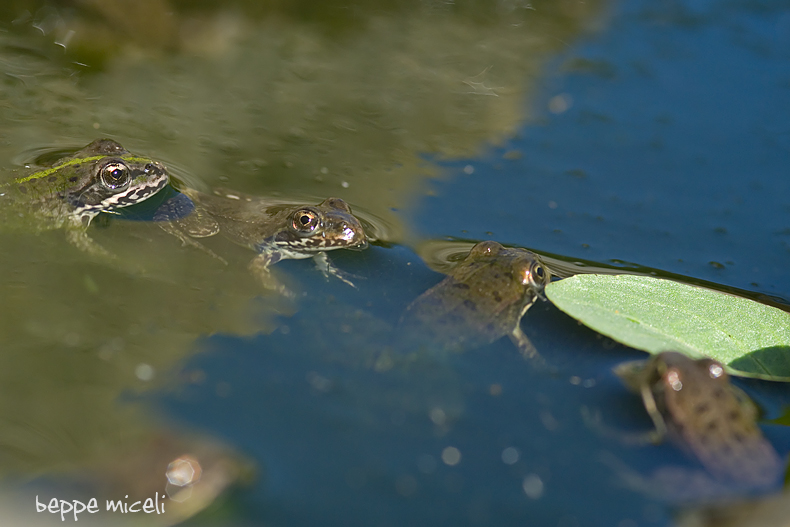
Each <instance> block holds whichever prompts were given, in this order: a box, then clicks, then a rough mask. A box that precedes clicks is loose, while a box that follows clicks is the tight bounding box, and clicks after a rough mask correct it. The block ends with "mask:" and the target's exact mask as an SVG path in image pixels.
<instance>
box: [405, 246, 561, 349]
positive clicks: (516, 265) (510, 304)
mask: <svg viewBox="0 0 790 527" xmlns="http://www.w3.org/2000/svg"><path fill="white" fill-rule="evenodd" d="M550 281H551V274H550V273H549V271H548V269H546V268H545V267H544V266H543V264H542V263H541V261H540V259H539V258H538V256H537V255H536V254H534V253H531V252H529V251H527V250H525V249H510V248H505V247H503V246H502V245H500V244H499V243H497V242H493V241H485V242H480V243H478V244H477V245H475V246H474V247H472V250H471V251H470V252H469V255H468V256H467V257H466V258H464V259H463V261H461V262H460V263H459V264H458V265H457V266H456V267H455V268H454V269H452V271H450V273H449V276H447V278H445V279H444V280H442V281H441V282H440V283H439V284H437V285H435V286H434V287H432V288H431V289H429V290H428V291H426V292H425V293H423V294H422V295H420V296H419V297H418V298H417V299H416V300H414V302H412V303H411V305H409V307H407V308H406V310H405V312H404V313H403V316H402V317H401V320H400V328H401V329H402V330H404V331H408V332H409V333H412V334H414V335H418V336H419V338H420V339H422V340H423V341H424V340H426V339H427V340H428V342H430V343H432V344H437V345H439V346H441V347H443V348H445V349H451V350H460V349H466V348H473V347H477V346H482V345H485V344H489V343H491V342H494V341H495V340H497V339H499V338H501V337H503V336H505V335H507V336H509V337H510V339H511V340H512V341H513V343H514V344H515V345H516V346H517V347H518V348H519V350H520V351H521V352H522V353H523V354H524V356H525V357H529V358H537V357H538V353H537V351H536V350H535V346H533V345H532V343H531V342H530V340H529V338H527V336H526V335H525V334H524V332H523V331H522V330H521V326H520V322H521V317H523V316H524V314H525V313H526V312H527V310H528V309H529V308H530V307H531V306H532V304H534V303H535V300H536V299H537V298H538V296H540V295H541V294H542V293H543V288H544V287H545V286H546V284H548V283H549V282H550Z"/></svg>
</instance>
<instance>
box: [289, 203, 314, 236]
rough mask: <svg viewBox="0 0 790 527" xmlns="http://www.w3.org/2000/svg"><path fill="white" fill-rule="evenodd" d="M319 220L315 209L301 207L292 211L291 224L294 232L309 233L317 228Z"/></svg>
mask: <svg viewBox="0 0 790 527" xmlns="http://www.w3.org/2000/svg"><path fill="white" fill-rule="evenodd" d="M320 223H321V220H320V219H319V217H318V214H317V213H316V212H315V211H312V210H310V209H301V210H297V211H296V212H294V215H293V219H292V222H291V225H292V226H293V228H294V230H295V231H296V232H299V233H302V234H310V233H311V232H313V231H314V230H316V229H317V228H318V226H319V225H320Z"/></svg>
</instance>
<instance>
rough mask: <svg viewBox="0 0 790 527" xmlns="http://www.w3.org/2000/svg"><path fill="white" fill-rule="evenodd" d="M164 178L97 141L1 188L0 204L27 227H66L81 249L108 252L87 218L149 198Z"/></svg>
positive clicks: (155, 168) (159, 170) (148, 163)
mask: <svg viewBox="0 0 790 527" xmlns="http://www.w3.org/2000/svg"><path fill="white" fill-rule="evenodd" d="M168 181H169V177H168V174H167V171H166V170H165V168H164V167H163V166H162V165H161V164H159V163H157V162H156V161H153V160H151V159H148V158H145V157H139V156H136V155H134V154H131V153H129V152H128V151H127V150H126V149H124V148H123V147H122V146H121V145H120V144H118V143H116V142H115V141H112V140H110V139H99V140H96V141H94V142H92V143H91V144H89V145H88V146H86V147H85V148H83V149H82V150H80V151H78V152H76V153H75V154H74V155H72V156H69V157H66V158H63V159H60V160H59V161H57V162H56V163H55V164H53V165H52V166H51V167H49V168H43V169H40V170H37V171H35V172H33V173H31V174H29V175H27V176H23V177H19V178H17V179H15V180H13V181H11V182H10V183H7V184H5V185H2V186H0V207H2V208H3V210H4V211H5V212H6V213H8V214H10V215H15V216H17V217H22V218H23V221H24V222H25V225H26V226H27V227H28V228H30V227H32V228H35V229H39V230H47V229H59V228H64V229H66V232H67V236H68V239H69V241H71V242H72V243H74V244H75V245H76V246H78V247H79V248H81V249H83V250H85V251H88V252H90V253H93V254H99V255H104V256H108V253H107V252H106V251H105V250H104V249H102V248H101V247H99V246H98V245H97V244H96V243H95V242H93V241H92V240H91V238H90V237H89V236H88V234H87V227H88V225H89V224H90V222H91V220H92V219H93V218H94V217H95V216H96V215H98V214H99V213H101V212H112V211H115V210H117V209H120V208H123V207H128V206H130V205H134V204H136V203H140V202H142V201H144V200H146V199H148V198H150V197H151V196H153V195H154V194H156V193H157V192H159V191H160V190H162V189H163V188H164V187H165V185H167V183H168ZM8 217H9V218H10V217H11V216H8Z"/></svg>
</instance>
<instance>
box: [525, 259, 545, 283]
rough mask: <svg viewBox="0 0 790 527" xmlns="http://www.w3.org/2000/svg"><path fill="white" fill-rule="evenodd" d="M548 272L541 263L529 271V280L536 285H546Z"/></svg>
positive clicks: (533, 265) (535, 264) (534, 265)
mask: <svg viewBox="0 0 790 527" xmlns="http://www.w3.org/2000/svg"><path fill="white" fill-rule="evenodd" d="M547 275H548V271H546V269H545V268H544V267H543V266H542V265H540V264H539V263H534V264H532V268H531V269H530V271H529V279H530V281H531V282H532V283H533V284H534V285H541V286H542V285H544V284H545V283H546V276H547Z"/></svg>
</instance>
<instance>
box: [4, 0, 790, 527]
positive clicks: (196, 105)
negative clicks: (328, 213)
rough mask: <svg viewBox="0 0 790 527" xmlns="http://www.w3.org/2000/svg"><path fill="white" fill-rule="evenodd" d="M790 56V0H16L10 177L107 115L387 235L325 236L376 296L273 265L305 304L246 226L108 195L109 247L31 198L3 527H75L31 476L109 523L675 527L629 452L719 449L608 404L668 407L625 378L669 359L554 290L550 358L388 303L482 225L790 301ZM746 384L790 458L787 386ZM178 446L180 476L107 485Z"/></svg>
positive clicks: (12, 268)
mask: <svg viewBox="0 0 790 527" xmlns="http://www.w3.org/2000/svg"><path fill="white" fill-rule="evenodd" d="M788 59H790V4H788V3H787V2H783V1H779V0H776V1H768V0H766V1H759V2H746V1H743V2H739V1H735V0H727V1H725V0H710V1H692V0H686V1H681V0H677V1H675V0H673V1H669V2H661V3H659V4H657V3H655V2H649V1H647V0H632V1H628V2H626V1H620V2H614V1H613V2H603V1H593V2H591V1H588V2H585V3H580V2H575V1H571V0H563V1H559V2H557V1H545V2H522V1H520V0H498V1H496V2H483V1H479V2H475V1H471V0H470V1H467V2H433V1H427V0H422V1H418V0H412V1H409V0H405V1H401V2H385V1H380V0H379V1H375V0H370V1H367V2H358V3H355V4H353V5H352V4H349V5H340V4H338V5H331V6H329V5H327V6H324V5H323V3H320V5H314V4H313V3H311V2H300V1H297V0H294V1H292V2H280V3H271V4H269V3H266V4H265V5H259V4H258V3H256V2H244V1H241V0H239V1H237V2H230V3H228V2H223V3H215V4H212V3H210V2H188V1H186V0H181V1H176V0H173V1H171V2H169V3H168V2H167V0H145V1H143V2H136V3H123V2H118V3H115V2H102V1H100V0H95V1H93V0H86V1H84V2H79V3H76V4H75V3H73V2H50V3H48V4H47V5H46V6H42V5H40V4H39V3H37V2H34V1H28V0H13V1H11V2H8V3H4V5H3V6H2V7H0V71H2V72H3V74H4V75H3V78H2V80H0V118H2V122H3V127H2V130H0V166H2V167H3V168H4V169H5V171H4V172H3V173H2V174H0V177H2V178H3V181H8V180H10V179H12V178H14V177H15V175H16V174H17V173H19V171H21V170H23V165H25V164H27V163H31V162H33V161H34V160H36V159H37V158H40V157H41V156H42V155H44V156H47V155H49V156H50V157H51V156H52V152H64V151H75V150H77V149H79V148H81V147H82V146H84V145H86V144H87V143H89V142H90V141H92V140H94V139H96V138H98V137H110V138H113V139H115V140H117V141H119V142H120V143H121V144H123V145H124V146H125V147H126V148H128V149H129V150H130V151H133V152H135V153H139V154H144V155H146V156H150V157H152V158H154V159H157V160H159V161H161V162H162V163H164V164H165V165H166V166H167V167H168V169H169V170H170V172H171V174H172V175H173V176H174V177H175V178H176V179H177V180H178V181H177V183H178V184H179V185H184V186H188V187H192V188H196V189H198V190H202V191H207V190H209V189H212V188H215V187H224V188H229V189H234V190H235V191H239V192H244V193H248V194H253V195H261V196H273V197H276V198H278V199H286V200H294V201H302V202H304V203H309V204H317V203H319V202H320V201H321V200H323V199H324V198H326V197H329V196H336V197H341V198H343V199H344V200H346V201H347V202H348V203H350V204H351V207H352V208H353V210H354V211H355V212H357V213H359V215H360V217H362V218H363V220H365V221H366V222H367V225H368V226H370V227H371V229H372V231H374V232H375V235H376V238H377V240H376V241H375V242H374V243H373V245H372V246H371V247H369V248H368V249H367V250H365V251H361V252H352V251H334V252H331V253H329V257H330V259H331V261H332V262H333V264H334V265H335V266H336V267H338V268H339V269H341V270H342V271H344V272H346V273H349V276H350V277H351V279H352V280H353V282H354V284H355V286H356V287H349V286H348V285H347V284H345V283H343V282H341V281H340V280H337V279H334V278H329V279H326V278H325V277H324V276H323V275H322V274H321V273H319V272H317V271H316V269H315V268H314V265H313V263H312V262H311V261H309V260H299V261H296V260H290V261H284V262H281V263H278V264H277V265H276V267H275V272H276V274H277V276H278V277H279V278H280V279H281V280H282V281H283V282H284V283H287V284H288V287H290V288H291V289H292V290H293V291H296V292H297V294H296V296H295V298H285V297H281V296H278V295H275V294H272V293H271V292H270V291H267V290H265V289H264V288H262V287H261V286H260V284H259V283H257V282H256V280H255V278H254V277H253V276H252V274H250V273H249V272H248V269H247V266H248V264H249V262H250V260H251V259H252V257H253V256H254V255H253V253H252V252H251V251H249V250H248V249H246V248H244V247H239V246H236V245H234V244H232V243H231V242H229V241H227V240H223V239H220V238H217V239H212V240H210V243H209V244H208V245H209V246H210V248H211V250H212V251H214V252H215V253H217V254H219V255H221V257H222V259H223V260H224V261H223V260H220V259H218V258H213V257H212V256H211V255H210V254H208V253H207V252H206V251H199V250H197V249H195V248H194V247H190V246H183V245H182V244H181V243H180V242H179V240H177V239H176V238H174V237H172V236H170V235H168V234H167V233H165V232H164V231H163V230H162V229H160V228H159V226H158V225H156V224H155V223H154V222H150V221H124V220H123V219H118V218H105V219H103V220H101V221H95V222H94V224H93V225H91V226H90V228H89V232H90V236H91V238H92V239H94V240H95V241H96V242H97V243H99V244H100V245H101V246H102V247H105V248H106V249H107V250H108V251H110V252H112V253H113V254H115V255H117V256H118V257H119V258H118V259H116V260H113V261H107V260H102V259H101V258H96V257H94V256H91V255H88V254H85V253H83V252H80V251H78V250H77V249H76V248H75V247H74V246H73V245H71V244H69V243H68V242H67V240H66V237H65V236H64V235H63V232H62V231H57V230H53V231H42V232H32V229H29V228H26V223H25V222H24V221H22V222H19V221H16V218H10V219H8V220H7V221H5V223H6V224H7V225H8V226H9V228H5V229H0V252H2V257H1V258H0V266H2V271H3V273H4V276H5V277H6V279H5V280H3V281H2V282H1V283H0V291H1V293H0V297H1V298H2V300H3V303H2V308H0V309H2V314H3V316H2V317H0V328H2V331H0V338H1V339H2V345H0V349H2V350H3V351H2V354H0V357H2V358H1V359H0V361H1V362H0V365H1V367H0V390H2V397H0V474H1V475H2V481H1V482H0V518H2V521H0V523H2V524H3V525H54V524H58V525H62V524H63V523H64V522H61V518H60V514H59V513H57V514H53V513H50V512H36V499H37V496H38V499H40V500H42V501H43V500H46V501H47V502H48V500H49V499H51V498H58V499H63V500H84V501H86V502H87V500H88V499H89V498H90V497H97V499H98V500H99V504H100V507H101V511H100V512H99V513H96V514H94V515H89V514H81V515H80V519H79V521H80V523H83V524H84V523H88V524H96V525H127V524H136V525H172V524H175V523H178V522H180V521H185V524H186V525H223V526H229V525H239V526H243V525H393V526H395V525H436V524H457V525H539V526H544V525H545V526H566V527H570V526H585V525H617V526H620V527H630V526H634V525H670V524H672V523H673V522H674V521H675V520H674V518H676V517H677V516H676V515H677V514H678V511H679V510H680V509H679V505H678V504H677V503H673V502H668V501H666V500H662V499H658V498H655V497H650V496H649V495H647V494H645V493H643V492H640V491H639V489H635V488H633V486H629V485H628V484H627V481H626V480H627V478H625V477H624V475H623V474H624V473H629V474H640V475H642V476H644V477H645V478H646V477H648V476H649V474H651V473H652V472H653V471H655V470H656V469H658V468H661V467H664V466H668V465H672V466H682V467H684V468H687V469H688V470H694V469H697V470H699V469H700V467H699V465H698V464H696V463H695V462H694V461H692V460H691V459H689V458H688V457H687V456H685V455H684V454H683V452H681V451H680V450H679V449H678V448H677V447H676V446H674V445H672V444H669V443H663V444H660V445H642V446H628V445H626V444H624V443H623V442H622V441H619V440H617V439H614V438H613V437H611V434H609V435H607V434H602V433H601V432H600V430H596V429H594V427H591V426H590V423H589V420H585V418H584V417H583V415H585V414H589V413H594V414H600V417H601V420H602V422H603V423H604V424H605V425H606V426H611V427H612V428H613V429H614V430H621V431H624V432H635V431H645V430H649V429H650V427H651V425H652V423H651V421H650V419H649V418H648V416H647V414H646V413H645V411H644V408H643V406H642V403H641V400H640V399H639V397H638V396H636V395H633V394H631V393H629V392H628V391H627V390H626V388H625V387H624V386H623V385H622V383H621V382H620V381H619V380H618V379H617V377H616V376H615V375H614V374H613V373H612V371H611V369H612V367H613V366H615V365H617V364H619V363H621V362H622V361H625V360H631V359H639V358H643V357H644V356H645V355H644V353H642V352H639V351H637V350H633V349H629V348H625V347H623V346H620V345H617V344H615V343H613V342H612V341H611V340H609V339H606V338H603V337H601V336H599V335H597V334H596V333H594V332H593V331H591V330H588V329H586V328H584V327H582V326H579V325H578V324H577V323H576V322H575V321H574V320H572V319H570V318H569V317H567V316H566V315H564V314H563V313H561V312H560V311H558V310H557V309H556V308H554V307H553V306H552V305H551V304H550V303H549V302H544V301H538V302H537V303H536V304H535V305H534V306H533V307H532V308H531V309H530V310H529V312H528V314H527V316H526V317H525V318H524V320H523V321H522V329H523V330H524V332H525V333H526V334H527V335H528V336H529V338H530V339H531V340H532V342H533V343H534V344H535V346H536V347H537V349H538V350H539V351H540V353H541V355H542V356H543V357H544V358H545V359H546V361H547V362H548V363H550V364H551V365H552V367H553V369H551V370H548V371H547V370H544V369H540V368H536V367H535V365H534V364H531V363H530V362H528V361H525V360H524V359H523V358H522V357H521V356H520V355H519V354H518V352H517V350H516V349H515V348H514V346H513V345H512V343H511V342H510V341H509V340H508V339H502V340H499V341H497V342H495V343H493V344H491V345H490V346H486V347H484V348H480V349H475V350H469V351H466V352H463V353H454V354H447V353H431V352H428V351H427V350H425V349H409V350H406V351H404V350H403V349H399V346H402V343H401V339H400V336H399V335H398V331H397V329H393V328H396V326H397V323H398V319H399V317H400V314H401V313H402V311H403V310H404V309H405V308H406V306H408V305H409V303H410V302H411V301H412V300H414V299H415V298H417V297H418V296H419V295H420V294H421V293H422V292H424V291H425V290H427V289H428V288H430V287H432V286H433V285H435V284H437V283H438V282H439V281H440V280H441V279H442V274H441V273H440V271H442V270H445V271H446V270H447V269H448V261H449V260H457V259H458V257H459V255H462V254H463V252H464V251H466V250H468V248H469V247H471V245H472V244H473V243H474V242H476V241H480V240H489V239H490V240H497V241H499V242H502V243H504V244H507V245H512V246H517V247H525V248H529V249H530V250H533V251H535V252H538V253H540V254H545V255H547V256H548V257H549V259H554V260H552V261H556V262H561V261H567V262H574V261H581V262H584V263H585V264H586V265H587V266H601V267H614V268H628V269H630V270H638V271H642V272H650V271H655V272H656V273H657V274H659V275H661V274H663V275H665V276H672V277H675V278H677V277H685V279H686V280H688V281H692V282H694V281H697V282H700V281H702V282H705V283H710V284H716V286H717V287H719V288H725V289H726V288H729V290H737V291H739V292H740V293H741V294H745V295H747V296H750V297H753V298H758V299H762V300H764V301H768V302H771V303H773V304H774V305H779V306H783V307H784V308H785V309H790V278H788V276H787V274H786V272H785V270H786V262H787V259H788V256H790V198H788V196H790V182H788V179H787V178H786V177H785V173H786V165H787V161H788V159H790V124H788V122H790V119H788V117H789V116H790V60H788ZM137 219H140V218H137ZM10 220H14V221H10ZM549 259H547V262H548V261H549ZM390 353H392V354H393V355H390ZM399 354H400V355H399ZM390 356H394V357H395V359H394V360H391V359H389V358H388V357H390ZM406 358H408V360H407V359H406ZM736 382H737V384H738V385H739V386H740V387H741V388H743V389H744V390H745V391H747V392H748V394H749V395H751V396H752V397H753V398H754V399H755V400H756V401H757V403H758V404H759V405H760V407H761V409H762V410H763V414H762V421H761V423H762V424H761V426H762V429H763V432H764V433H765V435H766V437H767V438H768V439H769V440H770V441H771V442H772V443H773V445H774V446H775V448H776V449H777V451H778V452H779V453H780V454H781V455H782V456H784V457H785V459H786V455H787V452H788V451H790V432H789V431H788V429H787V427H786V426H785V425H786V424H787V423H788V420H787V417H786V416H787V415H788V405H790V392H788V390H787V388H786V386H785V385H782V384H779V383H766V382H759V381H740V380H739V381H736ZM782 416H785V417H784V419H781V418H782ZM769 421H778V422H774V423H770V422H769ZM782 421H783V422H784V425H783V424H782ZM185 453H190V454H192V455H194V456H195V457H198V458H200V460H201V464H202V471H203V476H202V478H203V479H202V486H198V485H195V487H194V491H193V495H192V496H189V497H188V499H187V498H184V496H183V495H181V497H180V498H179V499H180V500H181V501H175V500H170V499H169V498H168V499H167V500H166V503H167V507H168V510H167V512H165V513H164V514H157V513H154V514H146V513H128V514H125V513H120V512H108V511H105V510H104V502H103V500H104V499H121V498H124V496H131V498H132V499H134V498H135V496H139V497H138V498H137V499H143V500H144V499H146V498H147V497H150V496H154V495H156V492H157V490H156V489H160V490H159V492H162V490H161V488H160V487H162V481H161V480H162V475H161V474H160V473H155V474H154V473H151V472H150V471H148V470H147V467H148V466H149V462H151V460H153V459H154V458H156V459H162V460H171V459H175V458H176V457H178V456H181V455H183V454H185ZM632 479H633V478H632ZM167 492H168V494H170V495H171V496H176V497H178V495H177V494H176V493H175V491H173V488H170V489H169V490H168V491H167ZM191 492H192V491H191ZM220 494H221V496H220V497H217V496H218V495H220ZM160 495H161V494H160ZM215 498H216V499H215ZM129 501H130V502H131V501H132V500H131V499H130V500H129ZM694 504H695V500H693V499H692V500H691V503H690V504H686V505H687V506H689V505H694ZM66 521H73V518H72V520H68V519H67V520H66Z"/></svg>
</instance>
